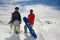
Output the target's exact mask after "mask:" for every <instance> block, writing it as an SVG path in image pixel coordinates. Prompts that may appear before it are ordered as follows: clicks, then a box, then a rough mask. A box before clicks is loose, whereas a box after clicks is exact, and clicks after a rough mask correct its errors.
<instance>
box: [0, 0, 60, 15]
mask: <svg viewBox="0 0 60 40" xmlns="http://www.w3.org/2000/svg"><path fill="white" fill-rule="evenodd" d="M17 6H18V7H19V8H20V10H19V11H20V12H21V13H28V12H29V10H30V9H33V10H34V12H35V13H37V14H39V15H42V16H44V15H46V14H50V13H52V14H53V15H55V16H60V15H59V14H60V0H0V16H1V15H3V14H5V15H6V14H11V13H12V12H13V11H14V8H15V7H17ZM40 13H41V14H40ZM43 13H46V14H44V15H43ZM56 13H57V15H56ZM53 15H52V16H53ZM48 16H51V15H48Z"/></svg>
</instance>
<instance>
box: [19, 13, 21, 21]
mask: <svg viewBox="0 0 60 40" xmlns="http://www.w3.org/2000/svg"><path fill="white" fill-rule="evenodd" d="M19 21H21V15H20V13H19Z"/></svg>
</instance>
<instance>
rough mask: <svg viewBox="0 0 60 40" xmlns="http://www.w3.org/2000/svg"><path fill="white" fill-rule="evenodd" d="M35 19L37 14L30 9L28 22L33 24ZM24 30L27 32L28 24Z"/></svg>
mask: <svg viewBox="0 0 60 40" xmlns="http://www.w3.org/2000/svg"><path fill="white" fill-rule="evenodd" d="M34 20H35V14H34V13H33V10H32V9H31V10H30V14H29V15H28V23H29V24H30V25H31V26H33V25H34ZM24 32H25V33H27V25H25V27H24Z"/></svg>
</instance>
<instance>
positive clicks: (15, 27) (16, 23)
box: [13, 20, 20, 33]
mask: <svg viewBox="0 0 60 40" xmlns="http://www.w3.org/2000/svg"><path fill="white" fill-rule="evenodd" d="M13 26H14V33H15V32H16V31H17V32H18V33H20V24H19V21H17V20H16V21H14V23H13Z"/></svg>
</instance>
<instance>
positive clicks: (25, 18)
mask: <svg viewBox="0 0 60 40" xmlns="http://www.w3.org/2000/svg"><path fill="white" fill-rule="evenodd" d="M23 20H24V22H25V24H26V25H27V28H28V29H29V31H30V34H31V36H33V37H34V38H35V39H36V38H37V35H36V33H35V31H34V30H33V28H32V26H31V25H30V24H29V23H28V18H27V17H23Z"/></svg>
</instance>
